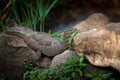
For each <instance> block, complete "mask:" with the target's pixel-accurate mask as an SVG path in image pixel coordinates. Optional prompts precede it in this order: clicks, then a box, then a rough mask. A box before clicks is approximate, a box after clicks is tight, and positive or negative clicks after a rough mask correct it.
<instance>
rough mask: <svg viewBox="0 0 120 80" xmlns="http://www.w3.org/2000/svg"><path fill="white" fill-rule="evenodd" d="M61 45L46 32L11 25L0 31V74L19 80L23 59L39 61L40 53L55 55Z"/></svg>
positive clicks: (22, 69)
mask: <svg viewBox="0 0 120 80" xmlns="http://www.w3.org/2000/svg"><path fill="white" fill-rule="evenodd" d="M61 45H62V43H60V42H59V41H58V40H56V39H54V38H53V37H51V36H50V35H49V34H47V33H44V32H34V31H32V30H30V29H29V28H26V27H11V28H9V29H7V30H5V31H3V32H2V33H0V74H5V75H7V76H11V77H13V78H16V77H17V80H18V79H20V80H21V78H22V75H23V73H24V70H25V69H24V68H23V63H24V61H25V60H28V61H29V59H30V60H34V61H36V62H37V63H39V62H38V61H39V59H40V57H41V53H43V54H44V55H45V56H55V55H57V54H58V53H60V52H62V51H61V49H64V47H62V46H61ZM60 48H61V49H60ZM52 52H54V53H52ZM57 52H58V53H57ZM45 61H48V60H46V59H45V60H43V62H45Z"/></svg>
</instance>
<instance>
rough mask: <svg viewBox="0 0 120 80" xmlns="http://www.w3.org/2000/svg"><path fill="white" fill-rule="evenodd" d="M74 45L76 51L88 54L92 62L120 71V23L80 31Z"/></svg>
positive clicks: (80, 53)
mask: <svg viewBox="0 0 120 80" xmlns="http://www.w3.org/2000/svg"><path fill="white" fill-rule="evenodd" d="M89 27H90V26H89ZM74 46H75V50H76V53H77V54H78V55H79V56H81V55H84V56H86V58H87V59H88V61H89V62H90V63H91V64H93V65H95V66H102V67H106V66H111V67H113V68H115V69H116V70H118V71H120V23H110V24H107V25H105V27H103V28H99V29H93V30H89V31H86V32H82V33H79V34H77V35H76V36H75V37H74Z"/></svg>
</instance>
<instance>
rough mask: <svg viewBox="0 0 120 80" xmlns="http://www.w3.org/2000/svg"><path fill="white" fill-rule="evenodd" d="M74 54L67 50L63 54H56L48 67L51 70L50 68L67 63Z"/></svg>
mask: <svg viewBox="0 0 120 80" xmlns="http://www.w3.org/2000/svg"><path fill="white" fill-rule="evenodd" d="M74 54H75V52H74V51H72V50H69V49H68V50H65V51H64V52H63V53H61V54H58V55H56V56H55V57H54V58H53V60H52V63H51V65H50V67H51V68H52V67H55V66H57V65H59V64H60V63H64V62H66V61H69V60H70V59H71V58H72V57H73V56H74Z"/></svg>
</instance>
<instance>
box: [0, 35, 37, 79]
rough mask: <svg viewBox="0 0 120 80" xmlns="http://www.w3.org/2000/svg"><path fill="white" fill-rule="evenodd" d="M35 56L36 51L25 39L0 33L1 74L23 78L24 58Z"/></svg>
mask: <svg viewBox="0 0 120 80" xmlns="http://www.w3.org/2000/svg"><path fill="white" fill-rule="evenodd" d="M35 56H36V52H35V51H34V50H32V49H31V48H29V47H28V45H27V44H26V42H25V41H24V39H22V38H19V37H17V36H12V35H7V34H0V74H5V75H7V76H10V77H13V78H14V79H15V78H17V80H18V79H20V80H22V75H23V73H24V71H25V69H24V68H23V63H24V60H25V59H27V58H35Z"/></svg>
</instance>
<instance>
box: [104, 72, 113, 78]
mask: <svg viewBox="0 0 120 80" xmlns="http://www.w3.org/2000/svg"><path fill="white" fill-rule="evenodd" d="M112 74H113V73H106V74H103V75H102V76H103V78H104V79H107V78H109V77H110V76H111V75H112Z"/></svg>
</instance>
